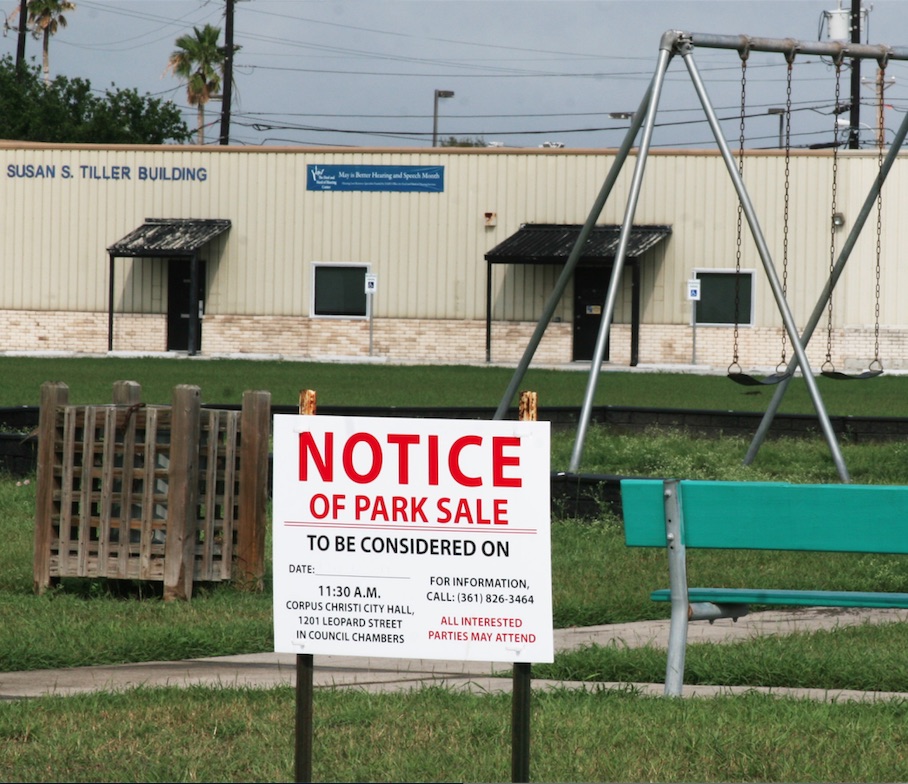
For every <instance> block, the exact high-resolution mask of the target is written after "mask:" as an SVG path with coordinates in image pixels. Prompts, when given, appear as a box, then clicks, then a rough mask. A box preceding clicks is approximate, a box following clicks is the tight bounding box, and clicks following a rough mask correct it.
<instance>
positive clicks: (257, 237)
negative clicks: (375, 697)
mask: <svg viewBox="0 0 908 784" xmlns="http://www.w3.org/2000/svg"><path fill="white" fill-rule="evenodd" d="M0 159H2V168H0V188H2V190H0V193H2V203H3V206H4V210H3V229H2V232H0V262H2V263H0V328H2V331H3V335H4V340H3V344H2V346H0V351H5V352H15V351H28V352H33V351H81V352H91V353H105V352H108V351H110V350H112V351H114V352H164V351H177V352H181V351H182V352H185V351H189V352H190V353H200V354H202V355H209V356H217V355H243V354H245V355H276V356H284V357H288V358H300V359H315V360H321V359H336V358H344V357H364V356H368V355H369V354H370V353H371V354H372V355H373V356H374V357H376V358H386V359H388V360H400V361H405V360H406V361H411V360H412V361H424V362H445V363H482V362H485V361H492V362H496V363H513V362H514V361H515V360H516V359H517V358H519V357H520V355H521V354H522V353H523V350H524V348H525V346H526V345H527V341H528V338H529V336H530V334H531V333H532V331H533V329H534V327H535V324H536V320H537V319H538V317H539V315H540V313H541V311H542V309H543V305H544V303H545V301H546V299H547V297H548V296H549V294H550V292H551V291H552V289H553V285H554V282H555V281H556V279H557V277H558V275H559V273H560V271H561V269H562V268H563V264H564V260H565V259H566V257H567V253H568V252H569V251H570V250H571V247H572V245H573V238H575V237H576V235H577V233H578V229H579V227H580V226H581V225H582V224H583V223H584V221H585V220H586V219H587V216H588V214H589V212H590V210H591V208H592V206H593V204H594V201H595V199H596V196H597V194H598V193H599V191H600V188H601V186H602V183H603V181H604V180H605V177H606V174H607V172H608V171H609V168H610V166H611V164H612V162H613V160H614V155H613V153H612V152H610V151H599V150H595V151H593V150H570V149H501V148H496V149H475V148H462V149H461V148H440V149H347V148H344V149H337V148H332V149H311V148H261V149H248V148H218V147H205V148H194V147H114V148H104V147H96V146H67V145H52V146H51V145H37V144H26V143H18V142H0ZM634 162H635V159H634V158H633V156H632V157H631V159H630V161H629V164H628V165H627V166H626V167H625V168H624V170H623V171H622V173H621V176H620V177H619V180H618V183H617V185H616V187H615V189H614V190H613V192H612V195H611V197H610V199H609V201H608V202H607V204H606V206H605V209H604V210H603V212H602V214H601V216H599V218H598V220H597V223H598V224H602V226H603V227H612V228H611V229H607V228H603V229H602V230H601V231H598V232H597V238H596V242H595V243H593V242H591V244H590V247H589V249H588V251H586V252H585V253H584V256H583V260H582V263H581V265H580V267H579V268H578V270H577V273H576V275H575V278H574V282H573V285H572V286H570V287H569V288H568V291H567V293H566V295H565V296H564V298H563V300H562V301H561V302H560V304H559V306H558V308H557V310H556V314H555V318H554V320H553V322H552V323H551V324H550V325H549V327H548V328H547V330H546V333H545V337H544V339H543V341H542V344H541V346H540V348H539V351H538V352H537V355H536V359H535V361H536V362H539V363H554V364H566V363H570V362H573V361H582V360H585V359H586V360H588V359H589V358H590V357H591V356H592V340H594V339H595V334H596V331H597V328H598V319H599V314H600V313H601V306H602V301H603V299H604V296H605V291H606V286H607V283H608V275H609V269H610V265H611V261H612V256H613V254H614V247H615V243H614V239H615V238H616V236H617V231H616V229H615V227H616V226H618V225H620V224H621V223H622V220H623V217H624V212H625V199H626V195H627V189H628V187H629V183H630V179H631V175H632V169H633V164H634ZM784 170H785V166H784V154H783V153H782V151H770V152H765V153H759V154H756V153H754V154H748V155H747V156H746V160H745V171H744V180H745V183H746V184H747V187H748V190H749V192H750V195H751V198H752V199H753V202H754V206H755V209H756V211H757V214H758V216H759V220H760V223H761V226H762V228H763V231H764V233H765V235H766V239H767V242H768V245H769V248H770V250H771V252H772V254H773V257H774V260H775V264H776V267H777V269H778V270H779V275H780V277H782V276H783V267H787V274H786V275H784V277H785V280H786V281H787V299H788V301H789V303H790V305H791V308H792V311H793V313H794V317H795V319H796V320H797V322H798V325H799V327H801V326H803V324H804V323H805V322H806V320H807V318H808V316H809V314H810V312H811V311H812V310H813V309H814V307H815V306H816V303H817V298H818V297H819V296H820V292H821V290H822V288H823V284H824V282H825V279H826V277H827V276H828V274H829V268H830V258H831V253H834V252H836V251H837V248H838V247H840V246H841V243H842V241H843V240H844V237H845V236H846V234H847V232H848V231H849V229H850V227H851V225H852V221H853V220H854V218H855V216H856V215H857V214H858V212H859V210H860V208H861V205H862V203H863V201H864V199H865V197H866V194H867V192H868V189H869V188H870V186H871V183H872V181H873V179H874V177H875V176H876V173H877V156H876V154H875V152H866V153H865V152H848V153H840V154H839V164H838V172H837V175H836V176H837V179H836V183H835V185H836V204H835V212H836V213H837V214H838V215H839V216H840V218H841V222H842V226H841V227H839V228H834V227H833V225H832V224H833V221H832V208H831V193H832V186H833V181H832V177H833V174H832V172H833V168H832V165H831V156H830V154H829V153H827V152H795V153H792V159H791V165H790V177H789V181H788V191H789V219H788V225H787V237H788V254H787V255H788V259H787V265H786V264H784V253H783V240H784V237H785V236H786V231H785V228H786V227H785V222H784V220H783V202H784V193H785V178H784ZM906 191H908V169H906V163H905V162H904V161H901V160H899V161H897V163H896V165H895V166H894V167H893V170H892V173H891V174H890V176H889V180H888V181H887V183H886V186H885V188H884V191H883V199H882V215H881V231H880V254H879V284H878V283H877V274H876V269H877V251H876V246H877V230H876V214H875V213H874V215H873V217H872V219H871V220H870V221H868V225H867V229H866V230H865V231H864V232H863V234H862V236H861V238H860V239H859V240H858V243H857V245H856V247H855V252H854V253H853V255H852V257H851V260H850V261H849V262H848V266H847V267H846V270H845V273H844V275H843V277H842V279H841V281H840V283H839V286H838V287H837V290H836V293H835V295H834V296H833V301H832V309H831V310H832V327H833V328H832V331H831V338H832V340H831V342H830V344H829V345H830V351H831V357H832V360H833V362H834V364H835V365H836V367H837V368H839V369H848V370H854V369H859V368H863V367H866V366H867V365H868V364H869V363H870V362H871V361H872V360H873V358H874V355H875V353H876V351H875V343H879V354H880V356H881V359H882V362H883V364H884V366H885V367H886V368H887V369H898V368H905V367H908V341H906V338H905V336H906V334H908V333H906V329H908V313H906V311H905V308H904V307H902V305H901V296H900V295H901V292H904V291H906V290H908V279H906V278H908V270H906V269H905V267H904V265H900V264H899V263H898V262H899V255H900V249H901V248H903V247H906V241H908V236H906V232H908V229H905V228H903V224H902V221H901V220H900V209H899V206H900V205H901V204H904V203H906V200H905V198H904V197H906V196H908V193H906ZM837 222H838V219H837ZM736 224H737V202H736V199H735V194H734V190H733V187H732V184H731V182H730V179H729V177H728V175H727V172H726V169H725V164H724V162H723V160H722V159H721V157H720V156H719V154H718V153H714V152H691V151H657V152H653V153H651V155H650V157H649V159H648V161H647V165H646V174H645V178H644V181H643V190H642V197H641V201H640V205H639V207H638V209H637V212H636V215H635V216H634V225H635V227H637V228H636V229H635V232H634V233H633V235H632V241H631V243H630V252H629V255H630V256H631V258H629V265H628V268H627V269H626V271H625V274H624V276H623V280H622V290H621V293H620V295H619V297H618V307H617V310H616V324H615V326H614V328H613V330H612V333H611V339H610V346H609V356H608V359H609V361H610V362H612V363H614V364H617V365H628V364H635V363H639V364H656V363H659V364H670V365H671V364H677V365H689V364H691V363H692V362H694V361H695V362H696V364H698V365H703V366H710V367H714V368H717V369H724V368H726V367H727V366H728V365H729V363H730V362H731V359H732V350H733V333H734V331H735V326H736V325H735V322H736V321H737V327H738V329H737V331H738V335H739V337H738V344H739V356H740V364H741V366H742V367H744V368H745V369H751V368H771V367H775V366H776V364H777V363H778V362H779V359H780V351H781V350H782V340H781V323H782V321H781V318H780V316H779V314H778V311H777V308H776V304H775V302H774V300H773V297H772V294H771V291H770V288H769V286H768V284H767V281H766V276H765V274H764V271H763V268H762V266H761V263H760V259H759V256H758V254H757V252H756V249H755V246H754V242H753V240H752V238H751V236H750V234H749V232H748V231H747V228H746V225H745V227H744V232H743V236H742V241H741V246H740V247H741V253H740V261H738V258H737V257H738V252H737V248H738V234H737V228H736ZM736 266H739V267H740V269H741V271H742V272H743V273H744V275H743V276H742V277H741V278H739V279H738V280H739V281H741V282H742V283H743V285H741V283H739V284H738V287H737V291H738V296H737V297H735V295H734V294H733V292H734V291H735V290H736V285H735V284H734V280H735V278H736V276H735V275H734V272H735V269H736ZM111 273H112V274H111ZM691 280H698V281H699V283H698V284H697V286H696V287H695V288H699V289H700V293H701V297H702V298H701V300H700V301H699V302H698V303H697V305H696V324H694V323H693V321H694V319H693V316H692V314H693V307H694V305H693V303H692V301H690V300H689V299H688V297H689V294H690V293H691V292H690V286H689V285H688V281H691ZM877 291H879V295H878V294H877ZM736 299H737V301H738V304H737V306H735V304H734V303H735V300H736ZM877 306H878V312H879V315H878V316H877V315H876V314H877ZM826 326H827V325H826V320H825V317H824V320H823V322H822V324H821V326H820V328H818V330H817V333H816V334H815V337H814V339H813V341H812V342H811V344H810V348H809V350H808V356H809V358H810V361H811V364H812V365H814V364H815V365H816V366H817V367H819V366H820V365H821V364H823V362H824V360H825V356H826V353H827V329H826ZM877 335H878V338H877ZM591 336H592V338H591ZM788 355H789V356H790V355H791V352H790V350H789V352H788Z"/></svg>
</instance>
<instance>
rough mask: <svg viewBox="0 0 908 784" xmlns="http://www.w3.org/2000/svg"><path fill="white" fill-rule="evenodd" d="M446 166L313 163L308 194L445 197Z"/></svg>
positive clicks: (310, 170)
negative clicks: (365, 193) (374, 193)
mask: <svg viewBox="0 0 908 784" xmlns="http://www.w3.org/2000/svg"><path fill="white" fill-rule="evenodd" d="M444 189H445V167H444V166H362V165H346V164H325V165H319V164H315V163H311V164H309V165H308V166H307V167H306V190H308V191H393V192H396V193H442V192H443V191H444Z"/></svg>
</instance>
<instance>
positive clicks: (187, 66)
mask: <svg viewBox="0 0 908 784" xmlns="http://www.w3.org/2000/svg"><path fill="white" fill-rule="evenodd" d="M220 35H221V28H220V27H212V26H211V25H205V26H204V27H203V28H202V29H201V30H199V28H198V27H194V28H193V35H189V34H187V35H181V36H180V37H179V38H177V40H176V45H177V48H176V49H175V50H174V51H173V53H172V54H171V55H170V60H169V62H168V66H167V68H168V70H169V71H172V72H173V74H174V75H175V76H178V77H179V78H181V79H183V80H185V82H186V97H187V99H188V100H189V105H190V106H198V112H199V133H198V143H199V144H204V143H205V104H206V103H208V101H210V100H211V97H212V96H213V95H214V94H216V93H217V92H218V91H219V90H220V89H221V81H222V79H223V73H224V50H223V48H222V47H220V46H218V38H219V37H220Z"/></svg>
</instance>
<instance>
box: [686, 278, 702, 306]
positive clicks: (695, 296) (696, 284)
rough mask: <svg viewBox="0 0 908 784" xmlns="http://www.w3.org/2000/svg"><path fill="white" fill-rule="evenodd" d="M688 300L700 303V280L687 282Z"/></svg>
mask: <svg viewBox="0 0 908 784" xmlns="http://www.w3.org/2000/svg"><path fill="white" fill-rule="evenodd" d="M687 299H688V301H690V302H699V301H700V281H699V280H689V281H687Z"/></svg>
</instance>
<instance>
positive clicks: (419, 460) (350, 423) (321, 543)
mask: <svg viewBox="0 0 908 784" xmlns="http://www.w3.org/2000/svg"><path fill="white" fill-rule="evenodd" d="M549 496H550V449H549V423H548V422H499V421H495V422H473V421H467V420H439V419H395V418H378V417H333V416H293V415H277V416H275V417H274V497H273V520H274V524H273V527H274V531H273V540H274V649H275V651H277V652H278V653H311V654H327V655H345V656H383V657H393V658H414V659H457V660H466V661H499V662H550V661H552V660H553V657H554V635H553V631H552V573H551V517H550V497H549Z"/></svg>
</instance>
